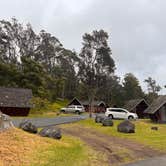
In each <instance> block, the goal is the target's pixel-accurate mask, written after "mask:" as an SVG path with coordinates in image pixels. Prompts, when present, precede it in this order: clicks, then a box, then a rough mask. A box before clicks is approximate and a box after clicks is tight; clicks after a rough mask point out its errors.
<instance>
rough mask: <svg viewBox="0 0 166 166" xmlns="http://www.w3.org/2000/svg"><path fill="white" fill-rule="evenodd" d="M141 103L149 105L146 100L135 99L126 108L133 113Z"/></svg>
mask: <svg viewBox="0 0 166 166" xmlns="http://www.w3.org/2000/svg"><path fill="white" fill-rule="evenodd" d="M141 102H145V104H147V105H148V103H147V102H146V101H145V100H144V99H133V100H129V101H128V102H127V103H126V105H125V106H124V108H125V109H127V110H129V111H132V110H133V109H134V108H136V107H137V106H138V105H139V104H140V103H141Z"/></svg>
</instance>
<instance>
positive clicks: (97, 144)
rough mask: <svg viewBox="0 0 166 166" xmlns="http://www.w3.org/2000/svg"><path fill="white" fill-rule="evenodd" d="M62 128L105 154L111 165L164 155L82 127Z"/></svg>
mask: <svg viewBox="0 0 166 166" xmlns="http://www.w3.org/2000/svg"><path fill="white" fill-rule="evenodd" d="M61 128H62V131H63V132H64V133H65V134H69V135H72V136H76V137H79V138H80V139H81V140H83V141H84V142H85V143H86V144H87V145H89V146H90V147H92V148H93V149H94V150H97V151H99V152H101V153H103V154H105V155H106V156H107V159H108V163H109V165H120V164H122V163H127V162H131V161H132V162H133V161H135V160H141V159H144V158H149V157H154V156H158V155H162V153H161V152H159V151H156V150H154V149H152V148H149V147H147V146H145V145H143V144H140V143H137V142H134V141H130V140H128V139H122V138H118V137H114V136H108V135H105V134H102V133H100V132H97V131H96V130H93V129H89V128H84V127H82V126H80V125H74V126H72V125H71V126H62V127H61Z"/></svg>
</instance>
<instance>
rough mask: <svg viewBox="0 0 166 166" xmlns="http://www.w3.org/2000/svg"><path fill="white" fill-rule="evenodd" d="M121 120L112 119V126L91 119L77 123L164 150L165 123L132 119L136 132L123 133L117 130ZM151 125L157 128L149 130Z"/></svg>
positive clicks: (165, 139) (165, 143) (165, 138)
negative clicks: (105, 125)
mask: <svg viewBox="0 0 166 166" xmlns="http://www.w3.org/2000/svg"><path fill="white" fill-rule="evenodd" d="M120 122H121V120H114V126H113V127H103V126H102V125H101V124H98V123H95V122H94V120H93V119H88V120H85V121H80V122H79V124H81V125H84V126H85V127H90V128H93V129H96V130H98V131H100V132H102V133H105V134H108V135H112V136H117V137H121V138H126V139H132V140H136V141H138V142H140V143H143V144H146V145H148V146H150V147H152V148H155V149H158V150H162V151H166V125H165V124H153V123H151V122H150V121H149V120H140V121H134V122H133V123H134V124H135V125H136V133H134V134H124V133H119V132H117V125H118V124H119V123H120ZM152 126H158V128H159V130H158V131H155V130H151V127H152Z"/></svg>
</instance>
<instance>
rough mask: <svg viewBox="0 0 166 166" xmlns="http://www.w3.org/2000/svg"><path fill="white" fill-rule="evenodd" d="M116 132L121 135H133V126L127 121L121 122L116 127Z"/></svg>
mask: <svg viewBox="0 0 166 166" xmlns="http://www.w3.org/2000/svg"><path fill="white" fill-rule="evenodd" d="M117 129H118V132H122V133H135V125H134V124H133V123H131V122H130V121H129V120H125V121H123V122H121V123H120V124H119V125H118V127H117Z"/></svg>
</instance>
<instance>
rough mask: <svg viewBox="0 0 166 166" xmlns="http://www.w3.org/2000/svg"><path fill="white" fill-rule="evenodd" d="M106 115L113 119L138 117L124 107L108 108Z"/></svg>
mask: <svg viewBox="0 0 166 166" xmlns="http://www.w3.org/2000/svg"><path fill="white" fill-rule="evenodd" d="M105 116H107V117H110V118H112V119H114V118H115V119H116V118H117V119H138V115H137V114H135V113H131V112H129V111H127V110H126V109H123V108H107V109H106V112H105Z"/></svg>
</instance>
